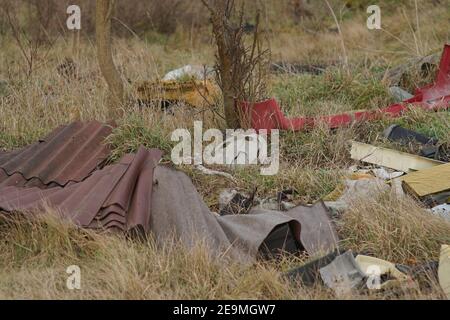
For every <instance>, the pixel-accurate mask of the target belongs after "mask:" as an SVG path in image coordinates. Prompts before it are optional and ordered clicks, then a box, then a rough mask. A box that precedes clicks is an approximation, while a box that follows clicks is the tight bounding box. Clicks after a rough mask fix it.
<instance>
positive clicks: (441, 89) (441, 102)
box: [241, 45, 450, 131]
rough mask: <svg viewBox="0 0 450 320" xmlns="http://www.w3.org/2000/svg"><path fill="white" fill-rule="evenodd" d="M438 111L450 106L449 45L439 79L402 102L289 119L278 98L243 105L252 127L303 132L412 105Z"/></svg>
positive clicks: (394, 114) (399, 112) (372, 117)
mask: <svg viewBox="0 0 450 320" xmlns="http://www.w3.org/2000/svg"><path fill="white" fill-rule="evenodd" d="M411 105H413V106H416V107H420V108H422V109H425V110H430V111H435V110H442V109H447V108H449V107H450V45H446V46H445V47H444V52H443V54H442V58H441V63H440V66H439V71H438V75H437V78H436V82H435V83H434V84H432V85H429V86H426V87H423V88H420V89H417V90H416V93H415V96H414V97H413V98H411V99H408V100H405V101H403V102H402V103H398V104H394V105H391V106H389V107H386V108H382V109H378V110H365V111H356V112H349V113H343V114H337V115H331V116H319V117H298V118H287V117H286V116H285V115H284V114H283V112H282V111H281V108H280V107H279V105H278V103H277V102H276V101H275V99H270V100H267V101H263V102H258V103H249V102H244V103H241V108H242V110H243V112H244V114H246V115H247V116H248V118H249V119H250V125H251V127H252V128H253V129H257V130H261V129H266V130H271V129H281V130H293V131H302V130H306V129H309V128H313V127H314V126H316V125H317V124H318V123H326V124H327V125H328V126H329V127H330V128H338V127H342V126H346V125H349V124H351V123H353V122H360V121H368V120H375V119H379V118H381V117H382V116H389V117H400V116H402V115H403V113H404V112H406V111H408V110H409V109H410V106H411Z"/></svg>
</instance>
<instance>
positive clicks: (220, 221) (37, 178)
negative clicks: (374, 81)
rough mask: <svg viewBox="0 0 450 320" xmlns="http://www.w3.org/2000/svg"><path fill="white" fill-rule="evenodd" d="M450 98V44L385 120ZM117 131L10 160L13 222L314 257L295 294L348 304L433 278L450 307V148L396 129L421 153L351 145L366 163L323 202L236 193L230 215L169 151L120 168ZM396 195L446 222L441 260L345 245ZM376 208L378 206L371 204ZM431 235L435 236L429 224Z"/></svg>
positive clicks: (45, 146)
mask: <svg viewBox="0 0 450 320" xmlns="http://www.w3.org/2000/svg"><path fill="white" fill-rule="evenodd" d="M170 81H172V80H170ZM449 97H450V47H449V46H446V47H445V50H444V55H443V57H442V60H441V64H440V69H439V72H438V78H437V80H436V82H435V84H433V85H431V86H428V87H426V88H422V89H419V90H418V92H417V93H416V96H415V97H414V98H409V99H408V100H406V101H404V102H402V103H400V104H396V105H394V106H393V107H389V108H388V109H385V110H393V109H395V110H397V111H398V112H397V111H395V112H394V113H391V112H390V111H387V112H386V113H387V114H388V115H391V116H395V117H397V116H400V114H401V113H402V112H406V111H407V109H408V108H409V106H410V105H411V104H414V103H417V104H418V105H419V106H420V107H421V108H425V109H426V110H430V111H432V110H436V109H444V108H445V107H448V101H449V100H448V99H449ZM413 100H414V101H413ZM263 105H265V108H267V105H266V104H263ZM263 105H261V106H263ZM257 110H262V109H260V107H258V108H257ZM379 112H381V113H384V111H376V112H375V113H372V112H370V113H367V112H365V113H359V114H358V115H356V116H347V115H340V116H332V117H331V118H329V119H331V121H325V122H326V123H328V124H330V126H331V127H336V126H343V125H346V124H349V121H350V119H352V121H374V120H376V119H378V118H379V115H378V113H379ZM257 113H258V116H261V115H262V114H263V112H260V111H257ZM275 114H278V115H279V114H280V113H279V112H278V113H275ZM376 114H377V115H376ZM375 115H376V116H375ZM266 116H267V117H271V116H272V113H265V116H264V117H266ZM336 119H341V120H339V121H338V120H336ZM278 120H283V118H281V119H278ZM273 121H274V120H273V119H272V120H269V121H267V119H265V120H258V121H257V122H253V124H254V126H255V129H269V130H270V129H275V128H279V127H280V126H279V125H276V126H273V125H272V124H273V123H275V122H273ZM283 121H284V122H286V121H288V120H283ZM288 122H290V123H291V124H289V125H283V124H281V128H283V129H299V130H300V129H301V130H303V129H306V128H307V127H303V124H307V123H308V124H310V125H314V124H315V121H309V120H308V121H305V120H303V119H294V120H289V121H288ZM295 123H297V124H299V126H298V127H297V126H296V125H294V124H295ZM116 127H117V125H116V124H115V123H113V122H112V123H107V124H102V123H100V122H97V121H91V122H80V121H77V122H73V123H70V124H68V125H64V126H61V127H59V128H57V129H55V130H54V131H52V132H51V133H50V134H49V135H47V136H46V137H43V138H41V139H39V141H37V142H35V143H33V144H31V145H29V146H26V147H24V148H22V149H17V150H13V151H5V152H1V153H0V210H2V212H3V214H4V215H6V216H10V215H12V214H14V213H20V214H21V215H23V216H24V217H25V218H27V219H34V218H35V217H37V216H39V215H41V214H42V213H44V212H46V211H47V209H48V208H51V212H54V213H56V214H57V215H58V216H60V217H61V218H62V219H64V220H67V221H71V222H72V223H74V224H75V225H77V226H79V227H82V228H88V229H94V230H97V231H110V232H113V233H118V234H121V233H124V234H125V235H127V236H129V237H131V238H145V237H147V236H148V235H150V234H151V235H152V237H154V238H155V240H156V242H157V243H159V244H160V245H163V244H164V243H167V242H170V241H172V237H175V238H176V239H178V240H180V241H181V242H182V243H183V244H184V245H185V246H187V247H190V248H193V247H195V245H196V240H197V238H198V237H200V238H201V239H203V240H204V241H205V243H206V247H207V250H208V251H209V252H210V253H211V254H212V255H213V256H220V257H221V259H231V260H232V261H239V262H241V263H244V264H252V263H254V262H255V261H258V260H261V259H262V260H275V261H277V260H278V261H279V260H280V259H283V256H286V255H291V256H293V257H295V256H308V257H309V262H307V263H303V264H301V265H300V266H297V267H295V268H292V269H291V270H289V271H287V272H286V273H284V277H285V278H286V279H288V280H289V281H291V282H292V284H293V285H296V284H298V285H301V286H306V287H308V286H310V287H314V286H317V285H319V284H322V285H324V286H325V287H328V288H330V289H331V290H332V291H333V292H334V294H335V296H336V297H339V298H342V297H347V296H351V295H352V294H353V293H354V292H355V291H357V292H360V293H363V292H370V291H371V290H374V291H376V292H378V291H382V292H389V293H390V294H391V295H394V296H395V295H396V294H398V295H400V294H401V293H404V292H408V291H414V290H422V289H423V288H424V284H423V280H424V278H426V279H428V283H427V284H426V285H425V287H426V286H427V285H428V286H429V283H430V281H431V282H432V283H439V285H440V286H441V289H442V291H443V293H444V294H445V295H446V296H447V297H450V291H449V290H450V286H449V281H450V280H449V276H450V270H449V259H450V254H449V247H448V245H447V243H449V238H448V231H449V230H450V229H449V227H448V226H447V227H445V224H448V223H449V221H450V204H449V203H450V184H449V182H450V164H449V163H448V162H449V159H450V146H448V145H447V144H446V143H441V142H440V141H439V140H438V139H436V138H433V137H427V136H424V135H422V134H419V133H416V132H414V131H411V130H408V129H405V128H403V127H402V126H400V125H391V126H389V127H388V128H386V130H385V132H384V133H383V135H384V137H385V139H387V140H390V141H393V142H396V143H398V144H399V146H401V145H404V146H407V145H410V144H416V145H418V146H420V150H419V154H417V155H416V154H411V153H407V152H401V151H397V150H394V149H389V148H384V147H379V146H373V145H369V144H365V143H362V142H357V141H349V142H348V143H349V148H350V156H351V159H353V160H354V161H355V163H356V164H354V165H353V166H351V167H350V168H349V169H348V172H347V173H346V174H345V177H346V178H345V179H343V181H342V182H341V183H340V184H339V185H338V186H337V187H336V188H335V190H334V191H333V192H331V193H330V194H328V195H327V196H325V197H324V198H323V199H322V200H321V201H319V202H317V203H314V204H305V205H297V204H294V203H292V201H291V198H292V196H293V195H295V193H296V190H294V189H288V190H283V191H281V192H279V193H278V194H277V196H276V197H274V198H266V199H263V198H259V197H258V196H256V195H255V193H256V191H254V192H252V193H251V194H245V193H243V192H238V191H236V190H234V189H227V190H225V191H223V192H222V194H221V195H220V199H219V203H220V210H219V213H215V212H212V211H211V210H210V209H209V208H208V206H207V205H206V204H205V202H204V201H203V199H202V197H201V196H200V194H199V193H198V192H197V190H196V188H195V186H194V184H193V183H192V181H191V179H190V178H189V177H188V176H187V175H186V174H185V173H183V172H181V171H179V170H177V169H175V168H173V167H171V166H167V165H166V164H163V163H161V158H162V156H163V152H162V151H160V150H158V149H148V148H145V147H143V146H141V147H139V148H138V149H137V151H136V152H133V153H128V154H126V155H124V156H122V158H121V159H120V160H119V161H117V162H115V163H112V164H111V163H109V161H108V159H109V157H110V155H111V151H112V150H111V146H110V145H109V144H107V143H106V142H105V141H106V140H107V139H108V137H110V135H111V134H112V132H113V131H114V130H115V129H116ZM386 195H389V197H392V199H397V201H398V202H400V203H401V202H402V201H417V202H419V203H420V204H421V206H423V207H424V208H427V209H426V210H427V211H428V214H429V217H427V216H426V215H423V213H421V214H422V215H421V216H420V219H430V220H432V219H437V220H435V221H437V222H438V223H442V224H443V229H442V230H439V231H438V232H439V233H441V234H442V235H444V236H443V237H442V241H443V242H442V247H441V251H440V257H439V260H437V259H436V260H434V261H431V260H430V261H425V262H424V261H414V262H412V263H411V264H407V263H401V264H397V262H396V261H387V260H383V259H380V258H378V257H376V256H374V254H373V252H371V250H370V249H369V250H365V251H364V252H354V251H353V250H351V249H349V248H348V245H349V243H348V241H345V240H344V241H340V240H339V236H340V234H343V233H344V234H345V233H346V232H348V231H349V230H348V229H346V219H347V220H348V219H351V211H352V210H354V208H355V207H357V206H362V207H364V204H361V203H358V202H360V201H364V199H367V197H370V198H371V199H372V201H373V200H376V199H378V198H379V197H383V196H386ZM408 198H409V200H405V199H408ZM412 199H414V200H412ZM394 201H395V200H394ZM366 205H367V208H370V201H369V202H368V203H367V204H366ZM371 213H373V214H374V215H375V212H368V214H369V216H370V214H371ZM416 218H417V217H416ZM358 219H359V218H358ZM373 219H377V217H376V216H373ZM387 219H388V217H386V221H385V222H386V223H389V221H388V220H387ZM439 219H442V220H439ZM412 222H413V221H407V222H406V224H407V223H412ZM424 223H425V222H424ZM411 227H412V226H411ZM422 227H424V230H427V228H429V227H427V226H425V224H424V226H422ZM347 228H348V227H347ZM338 230H339V231H340V232H339V233H338ZM355 231H356V230H355ZM360 232H362V233H364V232H366V231H365V230H360ZM367 232H370V231H369V230H367ZM419 232H420V228H419ZM446 233H447V234H446ZM355 234H357V232H355ZM392 236H393V235H392ZM404 240H405V241H406V242H408V241H413V239H404ZM369 247H370V245H369ZM375 252H376V250H375Z"/></svg>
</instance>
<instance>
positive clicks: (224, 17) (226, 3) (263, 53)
mask: <svg viewBox="0 0 450 320" xmlns="http://www.w3.org/2000/svg"><path fill="white" fill-rule="evenodd" d="M202 2H203V4H204V5H205V6H206V7H207V8H208V10H209V12H210V14H211V23H212V27H213V34H214V37H215V41H216V44H217V54H216V69H217V78H218V79H217V80H218V83H219V85H220V87H221V89H222V95H223V102H224V110H225V118H226V121H227V125H228V126H229V127H232V128H237V127H239V126H243V125H244V126H245V125H246V124H245V123H244V122H245V119H244V118H245V117H243V115H242V114H240V112H239V108H237V107H236V104H237V103H239V102H240V101H250V102H254V101H257V100H259V99H261V98H263V97H265V95H266V81H265V80H266V75H267V70H268V67H269V60H270V59H269V58H270V50H268V49H264V48H263V41H262V33H261V29H260V10H258V11H257V14H256V17H255V24H254V26H253V25H250V24H249V23H247V22H245V21H244V12H245V10H244V2H243V3H242V6H241V9H239V10H238V9H236V7H237V5H236V3H235V1H234V0H209V1H208V0H202ZM247 33H250V34H251V37H252V41H251V44H250V45H248V44H247V43H246V39H245V36H246V34H247Z"/></svg>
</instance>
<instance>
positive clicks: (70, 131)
mask: <svg viewBox="0 0 450 320" xmlns="http://www.w3.org/2000/svg"><path fill="white" fill-rule="evenodd" d="M111 131H112V125H108V124H102V123H100V122H98V121H91V122H87V123H85V122H80V121H77V122H73V123H71V124H69V125H66V126H61V127H59V128H57V129H55V130H54V131H53V132H51V133H50V134H49V135H48V136H47V137H45V138H44V139H41V140H39V141H38V142H36V143H34V144H32V145H29V146H27V147H25V148H23V149H19V150H14V151H11V152H3V153H0V187H2V186H27V187H39V188H47V187H53V186H65V185H67V184H68V183H70V182H80V181H82V180H84V179H85V178H86V177H87V176H88V175H89V174H90V173H92V171H94V170H95V169H97V168H98V166H99V165H101V163H102V162H104V161H105V159H106V158H107V157H108V155H109V152H110V150H109V148H108V146H107V145H106V144H104V139H105V138H106V137H107V136H108V135H109V134H110V133H111Z"/></svg>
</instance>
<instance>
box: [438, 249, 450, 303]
mask: <svg viewBox="0 0 450 320" xmlns="http://www.w3.org/2000/svg"><path fill="white" fill-rule="evenodd" d="M438 277H439V284H440V286H441V288H442V290H443V291H444V293H445V295H446V296H447V299H450V246H449V245H443V246H442V247H441V254H440V259H439V269H438Z"/></svg>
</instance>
